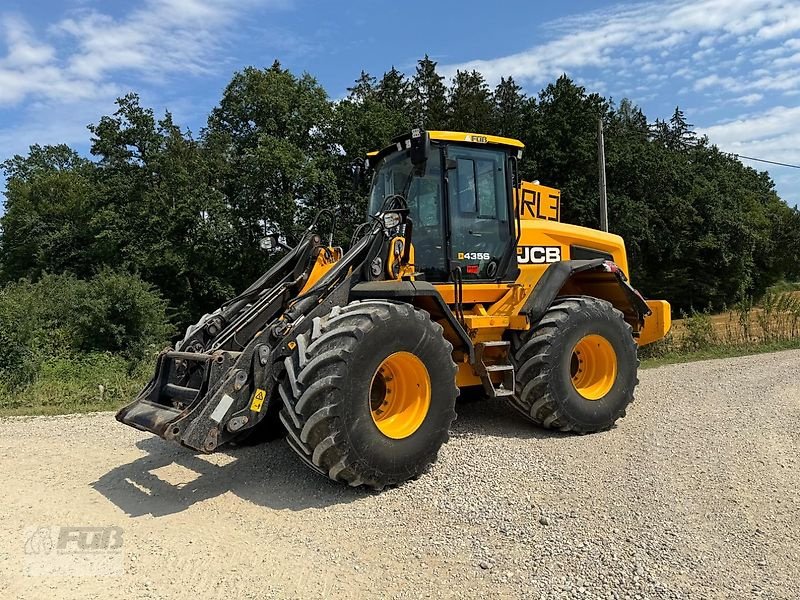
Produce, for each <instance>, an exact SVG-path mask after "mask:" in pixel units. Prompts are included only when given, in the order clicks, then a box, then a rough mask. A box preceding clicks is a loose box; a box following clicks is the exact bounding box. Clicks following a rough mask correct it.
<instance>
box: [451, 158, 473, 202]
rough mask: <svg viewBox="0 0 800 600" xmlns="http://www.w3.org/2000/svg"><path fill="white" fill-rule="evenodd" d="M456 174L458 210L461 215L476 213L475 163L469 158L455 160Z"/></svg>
mask: <svg viewBox="0 0 800 600" xmlns="http://www.w3.org/2000/svg"><path fill="white" fill-rule="evenodd" d="M456 164H457V165H458V166H457V173H458V192H457V194H458V210H459V212H461V213H474V212H478V200H477V197H476V189H475V161H474V160H472V159H470V158H459V159H457V160H456Z"/></svg>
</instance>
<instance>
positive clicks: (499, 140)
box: [367, 131, 525, 162]
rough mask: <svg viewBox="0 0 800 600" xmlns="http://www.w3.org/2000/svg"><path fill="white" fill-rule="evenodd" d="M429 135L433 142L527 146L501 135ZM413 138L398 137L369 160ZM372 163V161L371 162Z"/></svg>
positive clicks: (451, 132) (453, 132) (440, 133)
mask: <svg viewBox="0 0 800 600" xmlns="http://www.w3.org/2000/svg"><path fill="white" fill-rule="evenodd" d="M428 135H429V136H430V138H431V140H433V141H442V142H461V143H465V144H475V145H485V144H494V145H497V146H506V147H508V148H518V149H522V148H524V147H525V144H523V143H522V142H520V141H519V140H515V139H513V138H507V137H501V136H499V135H484V134H481V133H468V132H465V131H429V132H428ZM409 137H411V134H410V133H407V134H404V135H401V136H398V137H396V138H394V139H393V140H392V144H391V145H390V146H387V147H386V148H383V149H381V150H373V151H372V152H368V153H367V156H368V157H369V158H375V157H383V156H385V155H387V154H390V153H391V152H395V151H398V150H402V149H403V146H401V143H402V142H403V141H405V140H406V139H407V138H409ZM370 162H372V161H370Z"/></svg>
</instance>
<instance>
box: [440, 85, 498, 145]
mask: <svg viewBox="0 0 800 600" xmlns="http://www.w3.org/2000/svg"><path fill="white" fill-rule="evenodd" d="M449 100H450V127H451V128H452V129H454V130H455V131H477V132H484V131H489V130H490V129H491V128H492V109H493V98H492V91H491V90H490V89H489V86H488V85H487V84H486V80H485V79H484V78H483V75H481V74H480V73H478V72H477V71H456V75H455V77H453V84H452V86H451V87H450V93H449Z"/></svg>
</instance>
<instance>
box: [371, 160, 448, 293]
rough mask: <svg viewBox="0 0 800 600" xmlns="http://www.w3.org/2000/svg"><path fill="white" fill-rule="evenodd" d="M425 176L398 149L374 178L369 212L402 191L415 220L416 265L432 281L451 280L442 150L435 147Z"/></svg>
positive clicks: (382, 163) (373, 212)
mask: <svg viewBox="0 0 800 600" xmlns="http://www.w3.org/2000/svg"><path fill="white" fill-rule="evenodd" d="M433 148H434V149H433V151H432V152H431V154H430V157H429V158H428V162H427V163H426V165H425V173H424V175H415V174H414V169H413V166H412V164H411V158H410V157H409V155H408V152H397V153H395V154H392V155H390V156H388V157H387V158H386V159H384V160H383V161H382V162H380V163H379V164H378V167H377V169H376V171H375V175H374V176H373V178H372V191H371V192H370V198H369V214H370V215H374V214H375V213H377V212H379V211H380V210H381V207H382V206H383V201H384V200H385V199H386V197H387V196H391V195H392V194H402V195H403V196H404V197H405V199H406V202H407V203H408V209H409V216H410V217H411V220H412V221H413V223H414V231H413V234H412V244H413V246H414V264H415V268H416V270H417V271H418V272H420V273H422V274H423V275H424V278H425V279H427V280H428V281H444V280H446V279H447V277H448V274H447V262H446V258H445V248H444V239H445V236H444V216H443V211H442V169H441V159H440V156H439V149H438V148H437V147H436V146H434V147H433Z"/></svg>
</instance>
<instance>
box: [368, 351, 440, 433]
mask: <svg viewBox="0 0 800 600" xmlns="http://www.w3.org/2000/svg"><path fill="white" fill-rule="evenodd" d="M369 402H370V412H371V413H372V420H373V421H375V425H376V426H377V427H378V429H379V430H380V432H381V433H382V434H383V435H385V436H386V437H390V438H392V439H395V440H400V439H403V438H407V437H408V436H410V435H411V434H412V433H414V432H415V431H416V430H417V429H419V426H420V425H422V422H423V421H424V420H425V417H426V416H427V415H428V409H429V408H430V406H431V378H430V376H429V375H428V369H426V368H425V365H424V364H422V361H421V360H420V359H419V358H417V357H416V356H414V355H413V354H411V353H410V352H395V353H394V354H390V355H389V356H388V357H386V359H385V360H384V361H383V362H382V363H381V364H380V365H379V366H378V369H377V371H375V374H374V375H373V376H372V384H371V385H370V390H369Z"/></svg>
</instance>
